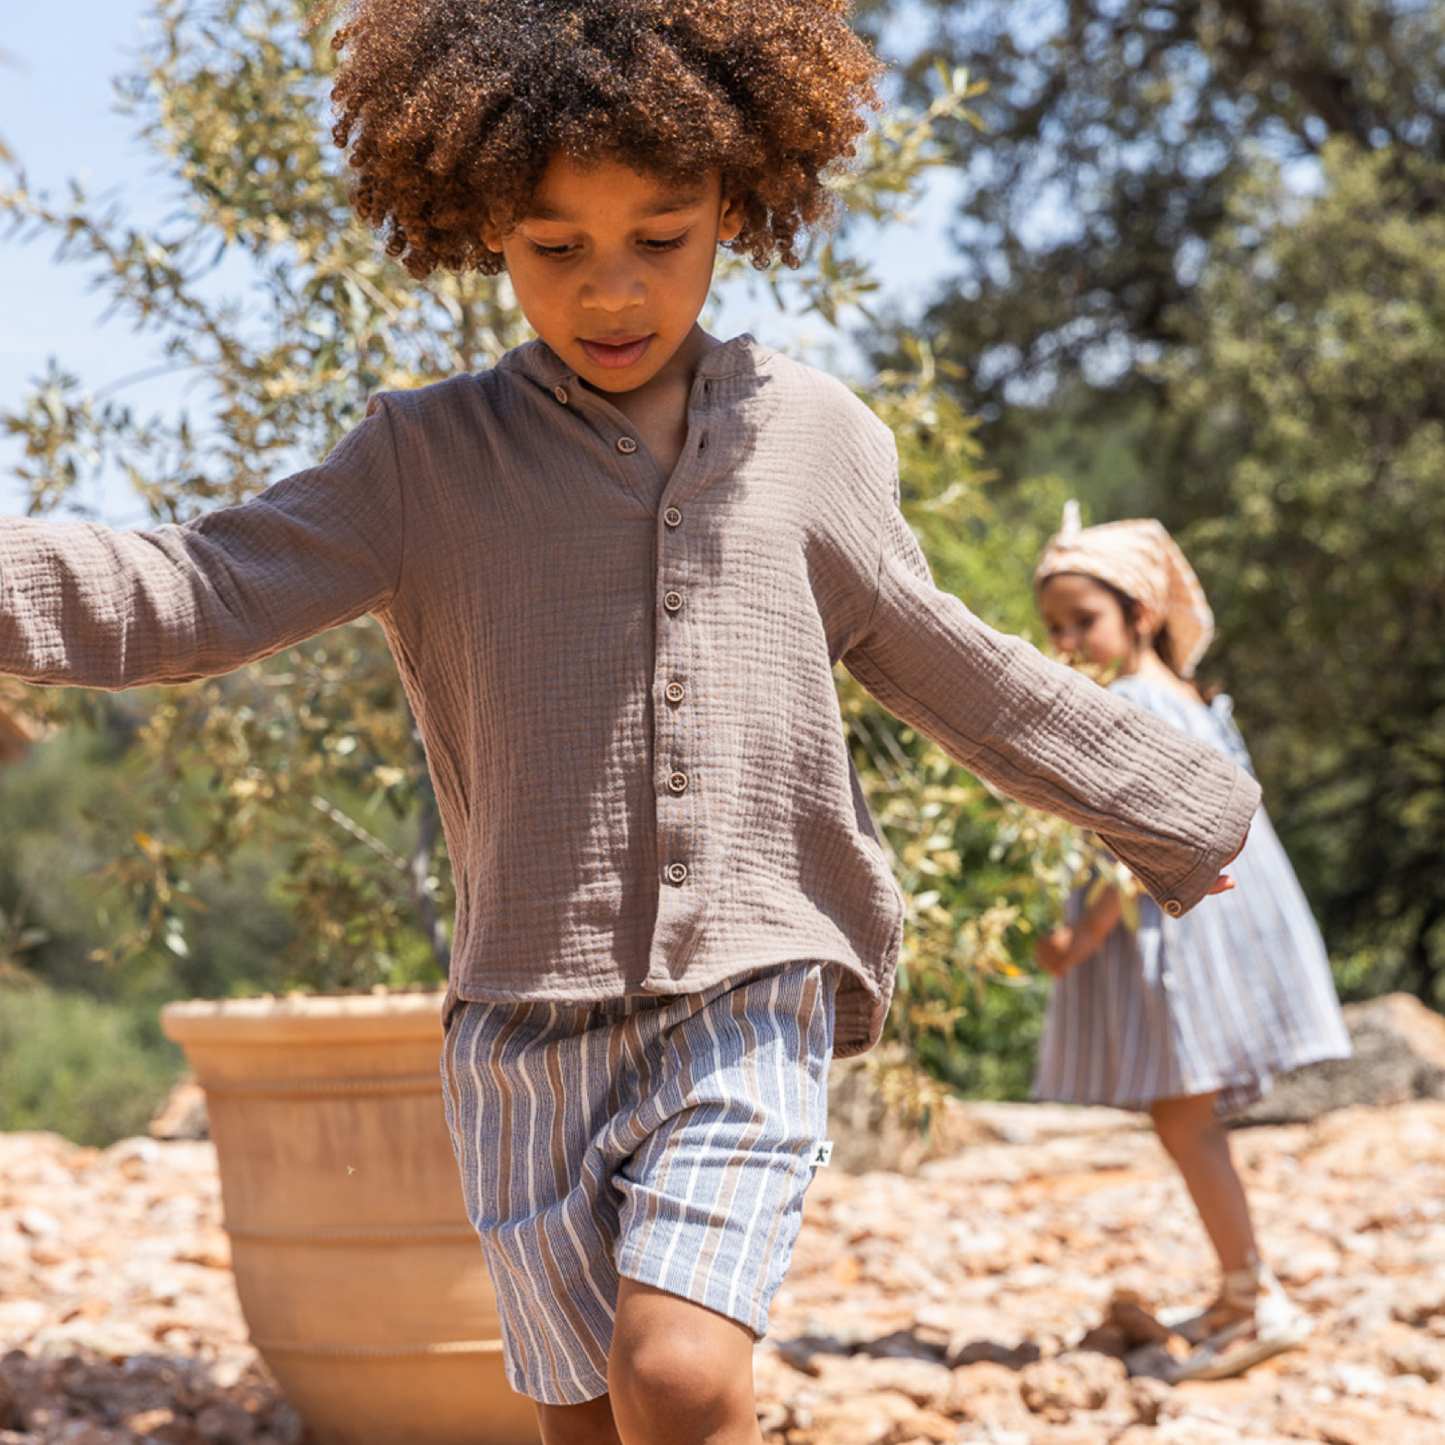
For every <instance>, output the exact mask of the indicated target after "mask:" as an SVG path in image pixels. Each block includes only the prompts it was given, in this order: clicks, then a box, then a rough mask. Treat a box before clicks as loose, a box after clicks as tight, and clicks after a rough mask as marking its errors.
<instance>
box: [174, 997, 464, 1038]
mask: <svg viewBox="0 0 1445 1445" xmlns="http://www.w3.org/2000/svg"><path fill="white" fill-rule="evenodd" d="M445 995H446V990H445V989H442V988H436V989H428V990H425V991H423V992H407V993H375V994H373V993H358V994H303V993H292V994H286V995H284V996H283V997H280V998H278V997H275V996H274V995H269V994H266V995H262V996H261V997H259V998H221V999H186V1000H183V1001H178V1002H175V1003H168V1004H165V1005H164V1006H163V1007H162V1008H161V1029H162V1031H163V1032H164V1033H165V1035H166V1037H167V1038H169V1039H172V1040H174V1041H175V1042H176V1043H178V1044H185V1043H188V1042H191V1041H194V1042H197V1043H203V1042H206V1041H207V1040H212V1039H245V1040H247V1041H249V1042H252V1043H264V1042H267V1041H272V1040H274V1041H275V1042H277V1043H283V1042H285V1043H293V1042H304V1041H306V1040H310V1039H314V1040H317V1041H322V1040H326V1039H333V1040H334V1039H338V1038H388V1039H395V1038H436V1039H440V1037H441V1011H442V1001H443V999H444V998H445Z"/></svg>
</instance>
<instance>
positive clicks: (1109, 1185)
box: [0, 1100, 1445, 1445]
mask: <svg viewBox="0 0 1445 1445" xmlns="http://www.w3.org/2000/svg"><path fill="white" fill-rule="evenodd" d="M954 1122H955V1129H954V1133H953V1136H952V1137H953V1138H954V1139H955V1140H956V1143H957V1146H958V1147H956V1148H955V1149H954V1150H953V1151H952V1152H950V1153H949V1154H948V1155H947V1156H946V1157H942V1158H937V1159H934V1160H932V1161H930V1162H927V1163H925V1164H922V1165H921V1166H919V1167H918V1168H917V1170H916V1172H913V1173H911V1174H906V1175H905V1174H900V1173H892V1172H882V1171H878V1172H871V1173H863V1174H858V1175H852V1174H848V1173H845V1172H843V1171H842V1170H840V1169H836V1168H834V1169H828V1170H823V1171H820V1173H819V1175H818V1179H817V1182H816V1184H815V1186H814V1188H813V1190H812V1193H811V1195H810V1198H809V1206H808V1215H807V1222H806V1225H805V1227H804V1231H803V1235H802V1239H801V1241H800V1244H799V1248H798V1252H797V1257H796V1262H795V1265H794V1268H793V1271H792V1274H791V1276H790V1278H789V1281H788V1284H787V1286H786V1288H785V1290H784V1293H783V1294H782V1296H781V1297H780V1298H779V1300H778V1302H777V1304H776V1306H775V1308H774V1317H773V1335H772V1338H771V1339H770V1340H768V1341H767V1342H765V1343H764V1344H762V1345H760V1346H759V1348H758V1352H757V1380H758V1395H759V1402H760V1409H761V1412H762V1416H763V1423H764V1426H765V1429H766V1431H767V1432H768V1438H769V1441H770V1442H771V1445H783V1442H787V1445H874V1442H887V1445H905V1442H915V1441H916V1442H940V1445H942V1442H955V1441H956V1442H974V1441H976V1442H989V1445H1246V1442H1247V1445H1264V1442H1279V1441H1297V1440H1307V1441H1321V1442H1329V1445H1439V1442H1441V1441H1445V1267H1442V1266H1445V1103H1442V1102H1438V1101H1428V1100H1419V1101H1415V1102H1409V1103H1403V1104H1399V1105H1396V1106H1394V1107H1390V1108H1377V1109H1371V1108H1350V1109H1344V1110H1339V1111H1336V1112H1333V1113H1329V1114H1326V1115H1325V1116H1324V1117H1322V1118H1321V1119H1319V1120H1318V1121H1316V1122H1314V1123H1310V1124H1296V1125H1287V1126H1278V1127H1261V1128H1254V1129H1248V1130H1243V1131H1240V1132H1239V1133H1237V1134H1236V1136H1235V1147H1236V1151H1237V1154H1238V1157H1239V1159H1240V1162H1241V1165H1242V1167H1243V1170H1244V1172H1245V1174H1246V1176H1247V1179H1248V1182H1249V1186H1250V1189H1251V1193H1252V1197H1253V1199H1254V1202H1255V1206H1256V1210H1257V1214H1258V1217H1259V1223H1260V1226H1261V1233H1262V1235H1263V1237H1264V1239H1265V1240H1266V1241H1267V1242H1268V1246H1269V1249H1270V1253H1271V1256H1272V1259H1273V1262H1274V1264H1275V1267H1276V1269H1277V1271H1278V1273H1279V1274H1280V1276H1281V1277H1282V1278H1283V1280H1284V1281H1285V1283H1286V1284H1287V1285H1288V1286H1289V1288H1290V1291H1291V1293H1292V1294H1293V1296H1294V1297H1295V1299H1296V1300H1297V1301H1298V1302H1299V1303H1300V1304H1301V1305H1303V1306H1304V1307H1305V1308H1306V1309H1307V1310H1308V1312H1309V1314H1310V1317H1311V1319H1312V1321H1313V1323H1314V1325H1315V1328H1316V1331H1317V1333H1316V1337H1315V1340H1314V1342H1313V1343H1312V1345H1311V1346H1310V1348H1309V1349H1307V1350H1304V1351H1301V1352H1299V1353H1297V1354H1293V1355H1289V1356H1285V1357H1283V1358H1281V1359H1279V1360H1277V1361H1274V1362H1271V1363H1270V1364H1267V1365H1264V1366H1262V1367H1260V1368H1258V1369H1256V1370H1255V1371H1254V1372H1253V1373H1252V1374H1250V1375H1249V1376H1248V1377H1247V1378H1245V1379H1243V1380H1238V1381H1230V1382H1226V1383H1219V1384H1194V1385H1184V1386H1180V1387H1178V1388H1171V1387H1169V1386H1167V1385H1165V1384H1164V1383H1162V1382H1161V1381H1160V1380H1159V1379H1157V1378H1154V1377H1153V1376H1152V1375H1151V1374H1150V1373H1149V1371H1150V1370H1151V1368H1154V1367H1155V1366H1156V1365H1157V1358H1155V1359H1153V1360H1151V1355H1150V1351H1149V1349H1148V1348H1147V1346H1146V1347H1143V1348H1140V1347H1139V1342H1140V1341H1141V1340H1142V1339H1143V1334H1142V1333H1141V1332H1140V1330H1139V1329H1138V1328H1137V1327H1138V1325H1139V1324H1140V1321H1141V1319H1142V1314H1143V1311H1142V1310H1140V1309H1137V1308H1136V1309H1135V1310H1133V1311H1132V1312H1131V1311H1128V1310H1119V1309H1116V1310H1115V1312H1114V1316H1115V1322H1114V1323H1109V1305H1110V1299H1111V1297H1112V1296H1114V1295H1115V1293H1116V1292H1117V1291H1120V1290H1125V1291H1134V1292H1135V1294H1136V1296H1137V1299H1138V1301H1139V1303H1140V1305H1142V1306H1144V1307H1146V1308H1148V1307H1164V1306H1173V1305H1180V1304H1190V1303H1193V1302H1195V1301H1200V1302H1202V1301H1203V1299H1204V1297H1205V1295H1206V1294H1207V1292H1208V1286H1209V1283H1210V1269H1209V1265H1208V1256H1207V1253H1206V1250H1205V1248H1204V1246H1203V1244H1202V1242H1201V1240H1200V1237H1199V1234H1198V1229H1197V1226H1196V1224H1195V1221H1194V1218H1193V1215H1192V1213H1191V1211H1190V1208H1189V1206H1188V1203H1187V1200H1186V1199H1185V1196H1184V1194H1183V1191H1182V1189H1181V1187H1180V1186H1179V1184H1178V1183H1177V1181H1176V1180H1175V1178H1174V1176H1173V1175H1172V1174H1171V1172H1170V1170H1169V1169H1168V1168H1167V1167H1166V1165H1165V1163H1164V1160H1163V1157H1162V1155H1161V1153H1160V1151H1159V1148H1158V1146H1157V1145H1156V1143H1155V1142H1154V1140H1153V1138H1152V1136H1151V1135H1150V1134H1149V1133H1148V1131H1147V1130H1146V1129H1143V1128H1141V1127H1140V1126H1139V1125H1138V1123H1137V1122H1136V1121H1134V1120H1132V1119H1131V1118H1129V1117H1128V1116H1124V1115H1119V1114H1115V1113H1112V1112H1109V1111H1103V1110H1099V1111H1094V1110H1084V1111H1077V1110H1074V1111H1070V1110H1062V1109H1054V1108H1039V1107H1031V1106H1026V1105H974V1106H967V1107H965V1109H964V1110H962V1111H961V1112H960V1114H959V1115H958V1116H957V1118H956V1119H955V1121H954ZM227 1258H228V1255H227V1245H226V1237H225V1235H224V1233H223V1232H222V1230H221V1227H220V1201H219V1195H218V1188H217V1182H216V1173H215V1158H214V1154H213V1152H212V1149H211V1146H210V1145H209V1144H207V1143H161V1142H157V1141H155V1140H151V1139H145V1140H130V1141H127V1142H125V1143H122V1144H118V1145H116V1146H115V1147H113V1148H111V1149H107V1150H104V1151H100V1152H97V1151H94V1150H88V1149H81V1148H77V1147H75V1146H73V1145H70V1144H67V1143H65V1142H64V1141H62V1140H60V1139H57V1138H55V1137H53V1136H50V1135H40V1134H12V1135H0V1354H3V1352H4V1351H6V1350H8V1351H9V1353H8V1354H3V1358H0V1445H52V1442H66V1445H132V1442H137V1441H141V1442H152V1441H153V1442H160V1445H301V1442H302V1441H303V1440H304V1435H303V1431H302V1427H301V1424H300V1422H299V1421H298V1420H297V1418H296V1416H295V1415H294V1413H293V1412H292V1411H291V1409H290V1408H289V1406H287V1405H286V1403H285V1402H284V1401H283V1400H282V1399H280V1398H279V1397H278V1395H277V1393H276V1391H275V1388H274V1386H273V1385H272V1384H271V1382H270V1381H269V1379H268V1377H267V1376H266V1374H265V1372H264V1370H263V1368H262V1367H261V1366H260V1365H259V1364H258V1362H257V1360H256V1358H255V1356H254V1354H253V1353H252V1351H251V1350H250V1349H249V1347H248V1346H247V1344H246V1337H245V1330H244V1326H243V1324H242V1320H241V1317H240V1313H239V1310H238V1308H237V1305H236V1300H235V1295H234V1292H233V1289H232V1285H231V1276H230V1273H229V1270H228V1267H227ZM1126 1357H1127V1358H1126Z"/></svg>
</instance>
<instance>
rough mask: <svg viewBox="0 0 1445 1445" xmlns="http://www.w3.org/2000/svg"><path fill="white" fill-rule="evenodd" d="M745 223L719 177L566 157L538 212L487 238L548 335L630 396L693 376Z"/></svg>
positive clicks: (569, 358) (599, 384) (537, 201)
mask: <svg viewBox="0 0 1445 1445" xmlns="http://www.w3.org/2000/svg"><path fill="white" fill-rule="evenodd" d="M742 222H743V214H742V208H741V206H740V205H738V204H737V203H736V202H734V201H731V200H729V199H728V198H727V197H725V196H724V195H723V193H722V181H721V178H720V177H719V176H718V175H717V173H716V172H712V173H709V174H707V175H704V176H699V177H698V178H697V179H696V180H694V181H689V182H675V181H663V180H659V179H658V178H657V177H655V176H648V175H644V174H642V173H641V172H639V171H635V170H633V169H632V168H631V167H630V166H625V165H622V164H620V163H618V162H616V161H604V162H602V163H601V164H599V165H596V166H591V167H589V168H587V169H583V168H581V167H579V166H578V165H577V164H576V163H575V162H573V161H571V160H568V159H567V158H566V157H565V156H557V157H554V159H553V160H552V162H551V164H549V165H548V167H547V169H546V171H545V172H543V175H542V180H541V183H540V184H539V185H538V186H537V189H536V192H535V194H534V195H533V197H532V201H531V204H530V206H529V207H528V211H527V214H526V215H525V216H523V217H522V219H521V220H520V221H518V222H517V224H516V225H515V226H514V227H513V228H512V229H511V230H509V231H506V232H502V231H499V230H497V229H496V228H495V227H490V228H488V229H487V230H486V231H484V233H483V239H484V240H485V242H486V244H487V246H488V247H489V248H490V249H491V250H493V251H500V252H501V253H502V255H503V256H505V257H506V260H507V273H508V275H509V276H510V277H511V281H512V286H513V289H514V290H515V291H516V294H517V303H518V305H519V306H521V308H522V313H523V314H524V315H525V316H526V318H527V320H528V321H529V322H530V323H531V325H532V329H533V330H534V331H536V333H537V335H538V336H540V337H541V338H542V340H543V341H545V342H546V343H547V345H548V346H550V347H551V348H552V350H553V351H555V352H556V353H557V355H558V356H560V357H561V358H562V359H563V360H564V361H565V362H566V363H567V364H568V365H569V366H571V367H572V368H573V369H574V370H575V371H576V372H577V374H578V376H580V377H581V378H582V380H583V381H585V382H586V383H587V384H588V385H589V386H594V387H596V388H597V389H598V390H600V391H606V392H614V393H625V392H634V391H637V390H639V389H640V388H642V387H645V386H647V385H648V384H649V383H651V382H654V381H656V380H658V379H659V378H661V379H664V380H666V379H668V378H671V377H673V375H674V373H676V374H677V375H678V376H684V377H686V378H688V379H690V376H691V371H692V367H693V365H694V364H695V362H696V360H697V356H696V354H695V353H697V352H698V351H699V342H700V340H703V338H702V333H701V332H700V331H698V330H697V318H698V313H699V312H700V311H701V310H702V308H703V303H704V302H705V301H706V300H707V295H708V289H709V287H710V286H711V285H712V270H713V261H714V259H715V257H716V255H717V248H718V245H719V243H721V242H726V241H731V240H733V239H734V237H736V236H737V234H738V232H739V231H740V230H741V229H742Z"/></svg>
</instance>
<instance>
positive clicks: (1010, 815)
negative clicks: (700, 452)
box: [840, 343, 1093, 1110]
mask: <svg viewBox="0 0 1445 1445" xmlns="http://www.w3.org/2000/svg"><path fill="white" fill-rule="evenodd" d="M910 361H911V365H910V367H909V369H907V370H906V371H903V372H899V373H887V374H885V375H883V376H882V377H881V378H880V380H879V388H878V390H877V392H876V393H875V394H874V395H873V397H872V398H871V400H872V402H873V405H874V408H875V410H876V411H877V412H878V414H879V416H880V417H881V418H882V419H883V420H884V421H885V422H887V423H888V425H889V426H890V427H891V428H892V430H893V432H894V435H895V436H896V437H897V438H898V445H899V461H900V469H901V482H902V493H903V510H904V514H905V516H906V517H907V518H908V520H909V523H910V525H911V526H912V527H913V529H914V532H915V534H916V535H917V536H918V538H919V542H920V545H921V546H922V547H923V549H924V552H925V554H926V555H927V556H928V558H929V561H930V564H931V566H932V567H933V570H934V575H935V577H936V579H937V581H938V583H939V585H940V586H941V587H943V588H945V589H946V590H948V591H951V592H954V593H956V594H957V595H958V596H960V597H961V598H963V600H964V601H965V602H966V603H968V604H969V605H970V606H971V607H972V609H973V610H974V611H975V612H977V613H978V615H979V616H980V617H981V618H982V619H983V620H984V621H985V622H987V623H989V624H990V625H992V626H995V627H1000V628H1003V629H1006V630H1008V631H1013V632H1020V633H1023V634H1025V635H1028V634H1031V633H1033V634H1035V635H1036V634H1037V619H1036V615H1035V610H1034V604H1033V588H1032V580H1031V579H1032V574H1033V566H1034V562H1035V560H1036V558H1037V556H1038V552H1039V549H1040V548H1041V547H1042V545H1043V543H1044V541H1045V540H1046V539H1047V537H1048V536H1049V535H1050V534H1051V533H1052V532H1053V531H1054V530H1055V528H1056V526H1057V519H1058V516H1059V512H1060V509H1061V507H1062V504H1063V500H1064V498H1065V496H1066V493H1065V492H1064V491H1063V489H1062V485H1061V484H1060V483H1059V482H1057V481H1056V480H1051V479H1043V480H1039V481H1036V482H1033V483H1031V484H1029V485H1028V486H1026V487H1023V488H1019V489H1016V490H1014V491H1012V492H1011V493H1003V494H1002V495H1000V496H995V495H994V491H995V488H994V487H993V485H992V483H993V480H994V479H993V477H992V474H991V473H989V472H987V471H986V470H984V469H983V466H982V462H983V457H982V450H981V447H980V446H979V442H978V438H977V423H976V421H975V419H974V418H972V417H970V416H968V415H966V414H965V413H963V412H962V411H961V410H960V408H959V407H958V404H957V402H956V401H955V400H953V398H952V396H951V395H950V393H949V392H947V391H946V390H944V389H943V388H942V386H940V384H939V378H938V374H937V371H936V369H935V367H934V365H933V362H932V358H931V356H930V355H929V353H928V351H927V349H926V348H924V347H922V346H920V345H919V344H917V343H913V351H912V354H911V356H910ZM840 696H841V698H842V704H843V715H844V719H845V721H846V723H847V726H848V731H849V737H850V740H851V743H852V748H853V759H854V764H855V766H856V767H857V769H858V774H859V778H860V780H861V781H862V784H863V790H864V793H865V796H866V797H867V798H868V802H869V806H870V808H871V810H872V812H873V815H874V817H875V818H876V820H877V822H878V825H879V829H880V832H881V833H882V836H883V839H884V843H885V846H886V847H887V848H888V850H889V853H890V856H891V859H892V864H893V872H894V876H895V877H896V878H897V880H898V882H899V885H900V886H901V888H902V889H903V895H904V901H905V907H906V926H905V931H904V953H903V958H902V961H901V963H900V966H899V971H898V979H897V985H896V989H895V993H894V1003H893V1008H892V1010H891V1012H890V1016H889V1023H888V1036H889V1037H890V1038H891V1039H893V1040H895V1041H897V1042H899V1043H901V1044H902V1045H903V1046H904V1050H905V1057H906V1058H907V1059H908V1060H909V1061H910V1062H911V1063H913V1064H917V1065H922V1066H923V1068H924V1069H926V1070H927V1072H928V1074H929V1075H930V1076H931V1077H932V1078H933V1079H935V1080H937V1081H939V1082H940V1083H942V1084H944V1085H947V1086H949V1087H951V1088H954V1089H958V1090H961V1091H963V1092H966V1093H970V1094H980V1095H984V1096H987V1097H1000V1098H1021V1097H1024V1096H1025V1095H1026V1094H1027V1092H1028V1086H1029V1083H1030V1080H1031V1078H1032V1072H1033V1060H1034V1054H1035V1051H1036V1047H1037V1042H1038V1034H1039V1030H1040V1027H1041V1025H1042V1020H1043V1011H1044V1007H1045V1004H1046V1002H1047V997H1048V991H1047V985H1046V983H1045V982H1044V981H1043V980H1042V979H1041V978H1040V976H1039V975H1038V974H1037V973H1036V972H1035V971H1034V969H1033V964H1032V951H1033V941H1034V939H1035V938H1036V937H1037V935H1038V933H1039V931H1040V930H1042V929H1046V928H1048V927H1051V926H1052V925H1053V923H1054V922H1055V921H1056V919H1057V916H1058V914H1059V911H1060V905H1061V900H1062V898H1063V897H1064V896H1065V895H1066V894H1067V893H1068V891H1069V889H1070V887H1071V886H1072V885H1073V883H1074V881H1075V879H1076V878H1078V877H1079V876H1080V875H1081V874H1082V873H1083V871H1084V870H1085V868H1086V867H1087V866H1088V865H1089V864H1090V863H1091V862H1092V861H1093V860H1092V854H1091V853H1090V852H1089V851H1088V850H1087V848H1086V846H1085V844H1084V842H1083V840H1081V839H1080V838H1079V837H1078V836H1077V835H1076V834H1075V833H1074V832H1073V830H1071V829H1069V828H1068V827H1067V826H1066V825H1064V824H1062V823H1059V822H1058V821H1057V820H1054V819H1050V818H1043V817H1040V816H1038V815H1035V814H1031V813H1028V812H1026V811H1025V810H1024V809H1022V808H1020V807H1019V806H1018V805H1017V804H1014V803H1011V802H1008V801H1007V800H1005V799H1003V798H1001V797H999V796H997V795H996V794H994V793H992V792H991V791H990V790H989V789H988V788H986V787H985V786H984V785H983V784H982V783H980V782H979V781H978V780H977V779H975V778H973V777H972V776H971V775H970V774H968V773H966V772H965V771H964V770H963V769H961V768H959V767H957V766H956V765H955V764H954V763H952V762H951V761H950V760H949V759H948V758H947V757H946V756H945V755H944V754H943V753H942V752H941V751H940V750H939V749H938V748H937V747H935V746H934V745H933V744H932V743H930V742H928V741H927V740H926V739H924V738H922V737H919V736H918V735H917V734H916V733H914V732H913V730H912V729H910V728H907V727H904V726H903V725H902V724H900V723H899V722H898V721H897V720H896V719H895V718H893V717H891V716H890V715H889V714H887V713H886V712H884V711H883V709H881V708H880V707H879V706H878V705H877V704H876V703H874V702H873V701H872V699H871V698H869V697H868V696H867V695H866V694H865V693H864V692H863V691H862V689H860V688H859V687H858V686H857V685H856V684H854V683H853V682H851V681H850V680H848V679H846V678H844V679H841V680H840ZM901 1097H902V1098H903V1100H904V1101H905V1102H907V1103H911V1104H913V1105H914V1106H916V1107H921V1108H923V1109H925V1110H926V1108H927V1106H928V1103H929V1095H928V1091H927V1090H926V1089H925V1090H923V1091H922V1093H921V1094H920V1093H919V1092H918V1090H917V1089H916V1088H914V1089H912V1090H911V1091H910V1090H908V1089H905V1090H904V1091H903V1093H902V1095H901Z"/></svg>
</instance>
